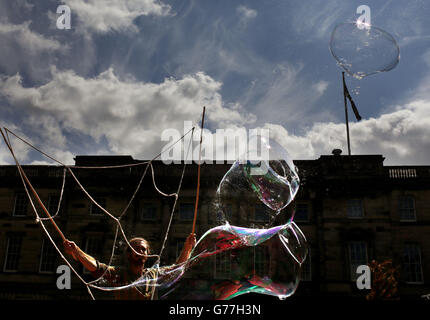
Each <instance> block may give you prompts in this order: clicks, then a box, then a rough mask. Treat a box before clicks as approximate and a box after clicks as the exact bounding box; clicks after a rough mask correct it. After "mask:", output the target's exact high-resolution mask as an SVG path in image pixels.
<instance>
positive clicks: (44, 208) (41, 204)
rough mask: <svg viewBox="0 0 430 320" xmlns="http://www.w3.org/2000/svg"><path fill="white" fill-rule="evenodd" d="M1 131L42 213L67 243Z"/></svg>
mask: <svg viewBox="0 0 430 320" xmlns="http://www.w3.org/2000/svg"><path fill="white" fill-rule="evenodd" d="M0 131H1V135H2V136H3V140H4V142H5V143H6V146H7V147H8V148H9V151H10V153H11V154H12V157H13V158H14V160H15V162H16V166H17V168H18V171H19V172H20V174H21V176H22V177H23V178H24V180H25V182H26V183H27V184H28V186H29V187H30V190H31V192H32V193H33V195H34V197H35V198H36V200H37V202H38V203H39V205H40V207H41V208H42V211H43V212H44V213H45V214H46V216H47V217H48V218H49V220H50V221H51V222H52V225H53V226H54V228H55V230H57V232H58V234H59V235H60V237H61V239H62V240H63V241H66V238H65V237H64V235H63V233H62V232H61V230H60V228H58V226H57V224H56V223H55V221H54V219H52V217H51V215H50V214H49V212H48V210H47V209H46V207H45V206H44V204H43V203H42V200H40V198H39V195H38V194H37V192H36V190H34V188H33V186H32V184H31V183H30V181H29V180H28V178H27V175H26V174H25V172H24V170H23V169H22V167H21V165H20V164H19V162H18V160H17V159H16V157H15V154H14V152H13V150H12V146H11V145H10V144H9V142H8V140H7V139H6V137H5V135H4V133H3V130H0Z"/></svg>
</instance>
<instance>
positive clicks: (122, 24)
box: [64, 0, 171, 33]
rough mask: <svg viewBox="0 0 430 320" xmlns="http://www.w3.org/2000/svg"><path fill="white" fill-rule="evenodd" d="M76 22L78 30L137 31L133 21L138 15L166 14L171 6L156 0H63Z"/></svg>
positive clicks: (102, 31) (75, 25) (100, 31)
mask: <svg viewBox="0 0 430 320" xmlns="http://www.w3.org/2000/svg"><path fill="white" fill-rule="evenodd" d="M64 3H65V4H66V5H68V6H69V7H70V9H71V11H72V14H76V15H77V16H78V19H79V21H78V22H72V23H73V26H74V27H76V29H78V30H80V31H83V32H85V31H94V32H98V33H106V32H109V31H137V28H136V26H135V25H134V23H133V21H134V19H136V18H137V17H139V16H146V15H157V16H166V15H169V14H170V13H171V7H170V6H169V5H166V4H164V3H162V2H161V1H157V0H122V1H117V0H88V1H84V0H65V1H64Z"/></svg>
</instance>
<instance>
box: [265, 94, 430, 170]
mask: <svg viewBox="0 0 430 320" xmlns="http://www.w3.org/2000/svg"><path fill="white" fill-rule="evenodd" d="M429 109H430V100H428V99H427V100H415V101H412V102H410V103H408V104H406V105H405V106H403V107H401V108H400V107H398V110H396V111H394V112H391V113H388V114H383V115H381V116H380V117H378V118H370V119H366V120H362V121H360V122H351V123H350V135H351V149H352V154H382V155H383V156H385V157H386V161H385V163H386V164H428V163H429V162H430V153H429V151H428V150H430V138H429V137H430V112H428V110H429ZM265 128H269V129H270V130H271V135H273V136H274V137H276V138H277V139H276V140H277V141H278V142H279V143H281V144H283V145H284V146H285V147H286V149H287V150H288V151H289V153H290V155H291V156H292V158H293V159H315V158H318V157H319V156H320V155H322V154H330V153H331V151H332V150H333V149H336V148H340V149H342V150H343V154H347V152H348V151H347V150H348V149H347V145H346V129H345V124H343V123H333V122H329V123H316V124H314V125H313V126H312V128H310V129H309V130H308V131H307V132H306V133H305V134H304V135H303V136H297V135H294V134H291V133H289V132H288V131H287V130H285V128H283V127H282V126H276V125H270V124H266V126H265Z"/></svg>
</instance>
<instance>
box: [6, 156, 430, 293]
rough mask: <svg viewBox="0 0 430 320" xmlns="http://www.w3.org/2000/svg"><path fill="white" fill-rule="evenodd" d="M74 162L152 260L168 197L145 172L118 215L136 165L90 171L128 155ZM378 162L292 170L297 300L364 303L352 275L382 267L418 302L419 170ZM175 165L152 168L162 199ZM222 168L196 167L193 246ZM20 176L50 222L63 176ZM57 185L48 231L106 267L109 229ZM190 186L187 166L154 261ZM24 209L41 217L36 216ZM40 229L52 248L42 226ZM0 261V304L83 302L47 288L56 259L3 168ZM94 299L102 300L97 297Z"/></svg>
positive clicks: (85, 202)
mask: <svg viewBox="0 0 430 320" xmlns="http://www.w3.org/2000/svg"><path fill="white" fill-rule="evenodd" d="M75 162H76V163H75V165H76V166H75V168H72V170H73V172H74V174H75V175H76V176H77V177H78V179H79V181H80V182H81V183H82V185H83V186H84V187H85V189H86V190H87V191H88V192H89V194H90V195H91V196H92V197H93V198H94V199H95V200H96V201H97V202H98V203H99V204H100V205H101V206H102V207H104V208H106V209H107V210H108V212H109V213H111V214H112V215H113V216H115V217H117V218H118V217H120V216H122V217H121V219H120V221H121V225H122V227H123V229H124V231H125V233H126V235H127V236H129V237H132V236H144V237H145V238H147V239H148V240H149V241H150V242H151V243H152V247H153V248H152V249H153V252H159V250H160V249H161V245H162V242H163V240H164V236H165V233H166V230H167V228H168V225H169V220H170V215H171V211H172V208H173V204H174V202H175V198H174V197H172V196H170V197H169V196H164V195H161V194H160V193H159V192H158V191H157V190H156V189H155V187H154V185H153V179H152V173H151V169H150V168H149V169H148V171H147V172H146V175H145V177H144V179H143V180H142V184H141V188H139V191H138V193H137V194H136V196H135V198H134V201H133V202H132V203H131V205H130V206H129V208H128V210H127V211H126V212H124V211H123V210H124V208H125V207H127V203H128V201H129V200H130V198H131V196H132V195H133V193H134V191H135V190H136V187H137V186H138V184H139V183H140V179H141V177H142V174H143V173H144V171H145V168H146V166H145V165H135V166H131V167H125V168H116V169H91V168H90V167H95V166H113V165H122V164H131V163H134V164H139V161H137V160H134V159H132V157H130V156H77V157H76V158H75ZM383 162H384V158H383V156H381V155H361V156H342V155H341V154H340V153H339V152H334V153H333V155H327V156H321V157H320V158H319V159H316V160H298V161H295V162H294V163H295V165H296V166H297V167H298V169H299V175H300V178H301V186H300V189H299V193H298V195H297V197H296V200H295V201H294V202H293V203H292V204H291V205H290V206H289V208H287V209H286V210H287V211H288V210H289V213H290V214H292V213H293V212H294V215H295V218H294V221H295V222H296V223H297V224H298V225H299V226H300V228H301V229H302V231H303V233H304V234H305V235H306V237H307V240H308V242H309V246H310V254H309V256H308V259H307V261H306V262H305V265H304V266H303V268H302V274H301V278H302V281H301V283H300V285H299V288H298V290H297V292H296V295H297V296H312V297H321V296H346V295H347V296H351V297H357V298H359V299H364V296H365V295H366V294H367V293H368V290H359V289H358V288H357V285H356V281H355V280H356V278H357V273H356V272H355V271H356V269H357V266H359V265H363V264H364V265H367V264H369V263H370V261H372V260H377V261H384V260H387V259H390V260H392V262H393V264H394V265H395V266H398V267H399V269H400V270H401V273H400V277H399V279H398V280H399V295H400V298H405V299H406V298H412V299H419V298H420V297H421V296H422V295H425V294H428V293H430V187H429V186H430V166H384V165H383ZM183 166H184V164H170V165H165V164H163V163H161V162H159V161H155V162H153V168H154V176H155V181H156V186H157V188H158V189H159V190H161V191H162V192H163V193H165V194H172V193H175V192H176V191H177V188H178V184H179V181H180V177H181V174H182V170H183ZM230 166H231V164H203V165H202V166H201V174H202V176H201V186H200V188H201V189H200V201H199V215H198V218H197V223H196V233H197V236H198V237H199V236H202V235H203V233H204V232H205V231H207V230H208V229H210V228H211V227H214V226H216V225H217V219H216V214H215V213H214V211H213V199H214V196H215V192H216V189H217V186H218V184H219V182H220V181H221V179H222V177H223V175H224V174H225V173H226V172H227V171H228V169H229V168H230ZM80 167H85V168H80ZM24 171H25V172H26V174H27V176H28V177H29V179H30V181H31V182H32V184H33V186H34V187H35V188H36V190H37V191H38V193H39V195H40V197H41V199H42V201H43V202H44V204H45V206H46V207H47V208H48V210H49V211H50V212H51V213H52V212H54V213H55V212H56V211H57V209H58V201H59V199H60V194H61V192H60V191H61V189H62V182H63V174H64V171H63V168H62V167H58V166H24ZM64 181H65V185H64V193H63V195H62V201H61V205H60V207H59V210H58V211H59V212H58V215H57V216H56V217H55V221H56V223H57V224H58V226H59V228H60V229H61V230H62V232H63V233H64V235H65V236H66V237H67V238H68V239H70V240H73V241H75V242H76V243H77V244H78V245H79V246H80V247H81V248H82V249H84V250H86V251H87V252H88V253H90V254H92V255H94V256H95V257H98V258H99V259H109V257H110V256H111V254H112V251H111V250H112V246H113V239H114V236H115V227H116V224H115V221H114V220H113V219H109V218H107V217H106V215H105V214H104V213H103V212H101V210H100V209H99V208H98V207H96V206H95V205H94V204H92V203H91V201H90V200H89V199H88V197H87V196H86V195H85V194H84V192H83V191H82V189H81V188H80V186H79V185H78V184H77V183H76V182H75V180H74V179H73V178H72V177H71V175H70V174H69V173H67V174H66V176H65V179H64ZM196 181H197V166H196V165H195V164H187V166H186V170H185V176H184V180H183V183H182V186H181V192H180V194H179V200H178V203H177V206H176V210H175V212H174V218H173V221H172V224H171V229H170V231H169V233H168V237H167V239H166V246H165V249H164V251H163V255H162V261H163V262H164V263H166V264H170V263H173V262H174V261H175V259H176V257H177V255H178V253H179V252H180V250H181V246H182V244H183V241H184V239H185V238H186V236H187V235H188V234H189V232H190V231H191V225H192V219H193V213H194V202H195V195H196V194H195V190H196ZM36 209H38V210H39V214H40V216H43V213H42V212H40V208H39V207H37V208H36ZM234 210H236V209H235V208H234V206H233V208H232V211H233V212H234ZM259 210H260V207H257V206H255V205H254V204H252V203H250V204H249V207H248V208H247V212H248V213H249V215H250V217H252V216H253V217H254V218H255V219H257V218H256V217H257V215H259V214H260V213H259V212H258V211H259ZM44 223H45V226H46V227H47V230H48V231H49V233H50V234H51V235H53V238H54V240H55V242H56V243H57V245H58V246H59V248H60V249H62V247H61V241H60V239H59V237H58V235H57V233H56V232H55V230H54V229H53V228H52V226H51V225H50V223H49V221H44ZM121 250H122V248H115V252H114V253H115V255H114V256H118V257H119V259H120V258H121V253H120V252H121ZM0 263H1V270H0V299H89V295H88V293H87V290H86V288H85V286H84V285H83V284H82V283H81V282H80V280H79V279H78V278H77V277H75V276H73V275H72V283H71V289H70V290H59V289H57V286H56V281H57V278H58V276H59V275H58V274H56V270H57V267H58V266H59V265H62V264H64V261H63V260H62V259H61V258H60V255H59V254H58V253H57V251H56V250H55V249H53V248H52V246H51V245H50V241H49V240H48V239H47V238H46V236H45V233H44V232H43V230H42V228H41V226H40V222H37V221H36V219H35V216H34V213H33V210H32V208H31V206H30V203H29V202H28V199H27V195H26V193H25V189H24V188H23V184H22V181H21V179H20V177H19V174H18V172H17V168H16V167H15V166H0ZM72 266H73V267H74V268H75V269H76V270H77V271H78V272H79V273H80V274H81V275H82V277H83V278H84V279H85V280H91V276H90V275H89V274H88V273H86V272H84V271H83V270H82V267H81V266H79V265H78V264H76V263H72ZM219 267H220V266H219V265H217V264H216V263H214V266H213V270H209V271H207V272H209V273H211V272H213V273H216V272H217V268H219ZM218 272H219V270H218ZM189 276H193V275H192V274H191V275H189ZM98 295H99V293H97V297H98ZM100 296H101V297H107V295H105V294H104V293H103V294H102V293H100Z"/></svg>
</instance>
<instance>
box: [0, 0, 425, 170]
mask: <svg viewBox="0 0 430 320" xmlns="http://www.w3.org/2000/svg"><path fill="white" fill-rule="evenodd" d="M64 4H65V5H67V6H68V7H69V8H70V10H71V20H70V23H71V28H70V29H59V28H58V27H57V20H58V19H60V18H61V14H62V13H57V8H58V6H60V5H64ZM360 5H368V6H369V8H370V14H371V15H370V17H371V23H372V25H373V26H375V27H379V28H381V29H383V30H385V31H386V32H388V33H389V34H391V35H392V36H393V37H394V39H395V40H396V42H397V45H398V47H399V48H400V57H401V58H400V62H399V63H398V65H397V66H396V67H395V68H394V69H393V70H391V71H389V72H382V73H377V74H373V75H369V76H367V77H364V78H363V79H361V80H358V79H355V78H353V77H351V76H349V75H348V76H347V77H346V81H347V84H348V87H349V89H350V92H351V94H352V96H353V98H354V100H355V103H356V104H357V106H358V109H359V111H360V114H361V116H362V118H363V119H362V120H361V121H360V122H357V121H356V120H355V118H354V115H353V113H352V110H351V109H349V115H350V118H349V119H350V130H351V146H352V153H353V154H382V155H384V156H385V157H386V160H385V164H388V165H390V164H391V165H394V164H427V165H428V164H430V151H429V150H430V90H429V88H430V19H428V17H429V16H430V3H429V2H428V1H424V0H411V1H407V2H405V1H386V0H383V1H379V0H374V1H371V2H369V3H363V2H362V1H344V0H307V1H302V2H299V1H286V0H237V1H236V0H235V1H233V0H217V1H213V0H161V1H157V0H121V1H120V0H86V1H84V0H64V1H50V0H46V1H35V0H34V1H33V0H16V1H7V0H0V46H1V48H2V53H1V55H0V125H1V126H2V127H7V128H9V129H10V130H12V131H14V132H15V133H17V134H19V135H20V136H22V137H24V138H25V139H27V140H28V141H30V142H31V143H33V144H34V145H35V146H37V147H39V148H41V149H43V150H44V151H45V152H47V153H49V154H50V155H52V156H53V157H55V158H57V159H59V160H61V161H63V162H66V163H69V164H73V163H74V161H73V157H74V156H75V155H82V154H130V155H132V156H133V157H134V158H136V159H149V158H152V157H154V156H155V155H156V154H158V153H159V152H160V151H161V150H162V147H163V146H165V145H166V142H165V141H162V140H161V137H162V134H163V132H164V131H165V130H169V129H176V130H178V131H179V132H183V130H184V121H193V122H194V123H197V124H198V122H199V119H200V117H201V112H202V107H203V106H206V120H205V121H206V122H205V127H206V128H208V129H209V130H210V132H209V134H215V132H216V130H217V129H227V128H233V129H237V128H244V129H254V128H268V129H270V134H271V136H272V137H273V138H276V140H278V142H280V143H281V144H283V145H284V146H285V148H286V149H287V150H288V152H289V153H290V155H291V156H292V158H293V159H316V158H318V157H319V156H320V155H322V154H331V151H332V150H333V149H334V148H340V149H342V150H343V154H346V153H347V146H346V135H345V122H344V121H345V114H344V107H343V92H342V74H341V72H342V69H341V68H340V67H339V66H338V65H337V64H336V60H335V59H334V58H333V56H332V54H331V52H330V50H329V42H330V37H331V34H332V31H333V30H334V28H335V27H336V26H337V25H339V24H341V23H346V22H353V21H356V20H357V18H358V17H359V16H360V14H357V8H358V7H359V6H360ZM61 21H62V22H65V21H64V20H61ZM342 40H343V39H342V37H340V39H339V41H340V45H342V43H343V42H342ZM344 40H345V43H348V41H349V40H350V39H348V38H347V37H346V38H345V39H344ZM371 46H374V48H372V47H371V48H370V55H369V56H367V57H366V59H368V60H367V61H368V62H369V65H370V66H373V65H375V66H384V64H389V63H390V61H389V60H390V55H389V54H386V53H387V52H386V51H389V50H391V48H390V47H389V44H388V45H387V44H386V43H385V44H384V43H383V44H379V43H377V42H376V43H374V44H371ZM373 53H374V54H373ZM388 53H389V52H388ZM372 54H373V56H372ZM357 55H358V57H357V58H360V56H359V55H360V50H357ZM352 59H355V58H354V57H352ZM387 59H388V61H387ZM357 67H358V68H360V67H361V66H360V65H358V66H357ZM366 67H367V66H366ZM12 142H13V145H14V148H15V149H16V152H17V154H18V155H19V159H20V161H22V162H23V163H45V162H47V161H48V159H46V158H43V157H41V156H40V155H39V154H37V153H36V152H31V151H30V150H29V149H28V148H26V147H25V146H24V145H23V144H22V143H20V142H19V141H17V140H15V139H12ZM217 147H218V145H217ZM0 163H1V164H5V163H12V158H11V157H10V155H9V152H8V150H7V149H6V147H5V144H4V143H3V142H1V143H0Z"/></svg>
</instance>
